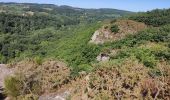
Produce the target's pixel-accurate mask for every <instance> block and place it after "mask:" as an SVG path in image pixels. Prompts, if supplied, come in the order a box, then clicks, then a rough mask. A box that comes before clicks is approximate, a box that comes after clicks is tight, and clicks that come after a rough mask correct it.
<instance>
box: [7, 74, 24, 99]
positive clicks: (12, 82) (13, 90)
mask: <svg viewBox="0 0 170 100" xmlns="http://www.w3.org/2000/svg"><path fill="white" fill-rule="evenodd" d="M4 83H5V93H6V94H7V95H9V96H12V97H17V96H19V95H20V93H21V91H22V86H23V83H22V82H20V81H19V79H17V78H16V77H7V78H6V79H5V82H4Z"/></svg>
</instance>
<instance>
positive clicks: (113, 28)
mask: <svg viewBox="0 0 170 100" xmlns="http://www.w3.org/2000/svg"><path fill="white" fill-rule="evenodd" d="M110 30H111V31H112V32H115V33H117V32H118V31H119V27H118V26H117V25H112V26H111V28H110Z"/></svg>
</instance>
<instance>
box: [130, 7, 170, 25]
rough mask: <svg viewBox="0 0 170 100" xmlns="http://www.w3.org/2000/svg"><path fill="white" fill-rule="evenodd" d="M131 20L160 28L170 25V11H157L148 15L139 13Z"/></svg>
mask: <svg viewBox="0 0 170 100" xmlns="http://www.w3.org/2000/svg"><path fill="white" fill-rule="evenodd" d="M130 19H132V20H137V21H139V22H144V23H145V24H147V25H152V26H156V27H158V26H162V25H166V24H170V9H163V10H161V9H156V10H153V11H148V12H147V13H138V14H135V15H134V16H131V17H130Z"/></svg>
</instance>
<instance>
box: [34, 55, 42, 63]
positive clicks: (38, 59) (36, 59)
mask: <svg viewBox="0 0 170 100" xmlns="http://www.w3.org/2000/svg"><path fill="white" fill-rule="evenodd" d="M34 61H35V62H36V64H38V65H41V64H42V63H43V59H42V58H41V57H40V56H37V57H35V58H34Z"/></svg>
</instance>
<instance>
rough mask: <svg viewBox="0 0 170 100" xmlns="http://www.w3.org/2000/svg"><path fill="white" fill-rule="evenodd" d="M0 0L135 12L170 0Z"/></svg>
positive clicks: (169, 4) (158, 6)
mask: <svg viewBox="0 0 170 100" xmlns="http://www.w3.org/2000/svg"><path fill="white" fill-rule="evenodd" d="M0 2H19V3H41V4H42V3H43V4H56V5H69V6H73V7H80V8H114V9H121V10H128V11H135V12H137V11H148V10H152V9H156V8H160V9H162V8H170V0H0Z"/></svg>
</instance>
